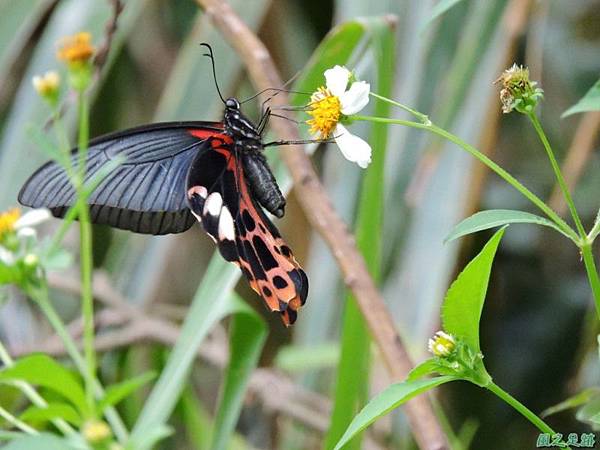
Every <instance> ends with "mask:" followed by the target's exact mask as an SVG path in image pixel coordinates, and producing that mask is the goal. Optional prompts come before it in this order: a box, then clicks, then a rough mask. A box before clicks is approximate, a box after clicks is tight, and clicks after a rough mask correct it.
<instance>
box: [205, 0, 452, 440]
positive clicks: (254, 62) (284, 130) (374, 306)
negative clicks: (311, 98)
mask: <svg viewBox="0 0 600 450" xmlns="http://www.w3.org/2000/svg"><path fill="white" fill-rule="evenodd" d="M197 3H198V4H199V5H200V6H201V7H202V8H203V9H204V10H205V12H206V13H207V14H208V16H209V17H210V18H211V19H212V21H213V23H214V24H215V26H216V27H217V28H218V29H220V30H222V32H223V36H224V37H225V38H226V39H227V40H228V41H229V42H230V44H231V45H232V46H233V48H234V49H235V50H236V51H237V53H238V54H239V55H240V58H241V59H242V60H243V61H244V64H245V65H246V68H247V69H248V73H249V75H250V78H251V79H252V81H253V83H254V85H255V87H256V89H257V90H259V91H260V90H263V89H266V88H270V87H277V86H283V82H282V80H281V77H280V76H279V73H278V72H277V69H276V68H275V65H274V63H273V60H272V59H271V56H270V55H269V52H268V50H267V49H266V47H265V46H264V44H263V43H262V42H261V41H260V40H259V39H258V37H257V36H256V35H255V34H254V33H253V32H252V31H251V30H250V29H249V28H248V27H247V26H246V24H245V23H244V22H243V21H242V20H241V19H240V17H238V16H237V14H236V13H235V12H234V11H233V10H232V8H231V7H230V6H229V5H228V4H227V2H225V1H221V0H197ZM272 102H273V104H274V106H277V105H285V104H287V103H289V102H288V101H287V95H285V93H284V92H281V93H280V95H278V96H277V97H274V98H273V99H272ZM273 129H274V131H275V132H276V134H277V135H279V136H280V138H282V139H289V140H296V139H299V135H298V130H297V129H296V127H295V126H293V125H292V124H291V123H289V122H288V121H283V120H282V121H277V122H274V123H273ZM282 156H283V160H284V162H285V163H286V165H287V167H288V169H289V170H290V173H291V175H292V178H293V180H294V188H295V190H296V193H297V198H298V200H299V201H300V203H301V205H302V207H303V209H304V212H305V214H306V216H307V218H308V219H309V221H310V223H311V224H312V226H313V227H315V229H316V230H317V231H318V232H319V234H320V235H321V236H322V237H323V239H324V240H325V242H326V243H327V245H328V246H329V248H330V249H331V251H332V253H333V255H334V256H335V258H336V260H337V263H338V265H339V267H340V270H341V271H342V273H343V275H344V281H345V283H346V285H347V286H348V288H350V290H351V291H352V293H353V294H354V296H355V297H356V300H357V303H358V306H359V308H360V310H361V312H362V314H363V315H364V317H365V321H366V322H367V325H368V327H369V330H370V332H371V334H372V336H373V340H374V341H375V343H376V345H377V346H378V348H379V351H380V352H381V356H382V358H383V360H384V362H385V364H386V366H387V368H388V370H389V372H390V374H391V376H392V378H393V379H394V380H398V381H399V380H403V379H404V378H406V376H407V374H408V372H409V371H410V370H411V368H412V366H413V364H412V362H411V360H410V358H409V356H408V353H407V351H406V349H405V347H404V345H403V343H402V340H401V338H400V336H399V335H398V333H397V331H396V329H395V326H394V323H393V321H392V318H391V316H390V314H389V312H388V310H387V308H386V306H385V304H384V302H383V297H382V296H381V294H380V292H379V291H378V290H377V287H376V286H375V283H374V282H373V279H372V278H371V276H370V275H369V272H368V270H367V267H366V264H365V261H364V259H363V257H362V255H361V254H360V252H359V251H358V249H357V248H356V244H355V240H354V236H352V234H351V233H350V232H349V231H348V228H347V226H346V224H345V223H344V222H343V221H342V220H341V219H340V217H339V216H338V215H337V213H336V212H335V210H334V209H333V207H332V205H331V201H330V200H329V198H328V197H327V194H326V193H325V190H324V189H323V186H322V184H321V182H320V181H319V178H318V176H317V174H316V172H315V170H314V168H313V166H312V163H311V161H310V159H309V158H308V157H307V156H306V154H305V153H304V151H303V149H302V148H301V147H298V146H290V148H288V149H286V151H285V152H282ZM406 414H407V416H408V419H409V422H410V425H411V428H412V431H413V434H414V437H415V439H416V441H417V443H418V445H419V447H420V448H422V449H431V450H433V449H435V450H441V449H445V448H448V442H447V439H446V436H445V435H444V433H443V431H442V429H441V427H440V424H439V422H438V420H437V418H436V416H435V414H434V412H433V409H432V407H431V404H430V402H429V400H428V398H427V397H426V396H419V397H417V398H415V399H413V400H411V401H410V402H408V403H407V404H406Z"/></svg>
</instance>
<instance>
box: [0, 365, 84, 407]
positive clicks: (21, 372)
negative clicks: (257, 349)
mask: <svg viewBox="0 0 600 450" xmlns="http://www.w3.org/2000/svg"><path fill="white" fill-rule="evenodd" d="M15 380H22V381H27V382H28V383H31V384H35V385H38V386H43V387H45V388H47V389H50V390H52V391H54V392H56V393H57V394H59V395H61V396H62V397H64V398H65V399H67V400H69V401H70V402H71V403H72V404H73V406H75V407H76V408H77V410H78V411H79V412H80V413H81V414H82V415H83V416H86V415H87V412H88V407H87V404H86V399H85V393H84V391H83V388H82V387H81V384H80V383H79V381H78V380H77V379H76V378H75V376H74V375H73V374H72V373H71V372H69V371H68V370H67V369H65V368H64V367H63V366H61V365H60V364H58V363H57V362H56V361H54V360H53V359H52V358H50V357H49V356H47V355H42V354H36V355H31V356H26V357H24V358H22V359H20V360H18V361H17V362H15V364H14V365H13V366H11V367H7V368H5V369H3V370H1V371H0V382H3V381H15Z"/></svg>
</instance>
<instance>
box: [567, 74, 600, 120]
mask: <svg viewBox="0 0 600 450" xmlns="http://www.w3.org/2000/svg"><path fill="white" fill-rule="evenodd" d="M587 111H600V80H598V81H596V83H595V84H594V85H593V86H592V87H591V88H590V90H589V91H587V92H586V94H585V95H584V96H583V97H582V98H581V99H580V100H579V101H578V102H577V103H575V104H574V105H573V106H571V107H570V108H569V109H567V110H566V111H565V112H564V113H563V114H562V116H560V117H561V118H563V117H567V116H570V115H572V114H577V113H580V112H587Z"/></svg>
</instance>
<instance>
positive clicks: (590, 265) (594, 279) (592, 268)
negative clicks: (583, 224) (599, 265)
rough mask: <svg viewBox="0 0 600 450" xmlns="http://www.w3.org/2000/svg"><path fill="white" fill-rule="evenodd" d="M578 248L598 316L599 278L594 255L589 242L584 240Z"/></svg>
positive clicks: (599, 308) (599, 314)
mask: <svg viewBox="0 0 600 450" xmlns="http://www.w3.org/2000/svg"><path fill="white" fill-rule="evenodd" d="M580 249H581V255H582V256H583V264H584V265H585V271H586V273H587V277H588V280H589V282H590V286H591V287H592V294H593V296H594V303H595V304H596V314H598V318H600V279H599V278H598V270H597V269H596V263H595V262H594V255H593V254H592V244H591V242H589V241H586V242H585V243H584V244H583V245H581V247H580Z"/></svg>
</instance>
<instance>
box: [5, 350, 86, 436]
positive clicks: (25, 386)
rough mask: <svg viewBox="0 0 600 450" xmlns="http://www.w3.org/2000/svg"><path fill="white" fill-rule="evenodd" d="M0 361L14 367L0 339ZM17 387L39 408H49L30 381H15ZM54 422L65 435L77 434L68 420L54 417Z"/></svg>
mask: <svg viewBox="0 0 600 450" xmlns="http://www.w3.org/2000/svg"><path fill="white" fill-rule="evenodd" d="M0 361H2V364H4V365H5V366H6V367H12V366H13V365H14V364H15V362H14V361H13V359H12V358H11V356H10V354H9V353H8V351H7V350H6V347H4V344H3V343H2V342H1V341H0ZM13 386H15V387H16V388H17V389H19V390H20V391H21V392H23V394H25V396H26V397H27V398H28V399H29V400H30V401H31V403H33V404H34V405H35V406H37V407H38V408H47V407H48V403H47V402H46V400H44V399H43V398H42V396H41V395H40V394H38V392H37V391H36V390H35V389H34V388H33V386H31V385H30V384H29V383H26V382H25V381H15V382H14V383H13ZM52 423H53V424H54V425H55V426H56V428H58V429H59V430H60V431H61V432H62V433H63V434H64V435H66V436H67V435H73V434H75V430H73V428H72V427H71V425H69V424H68V423H67V422H66V421H64V420H63V419H60V418H56V419H52Z"/></svg>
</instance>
